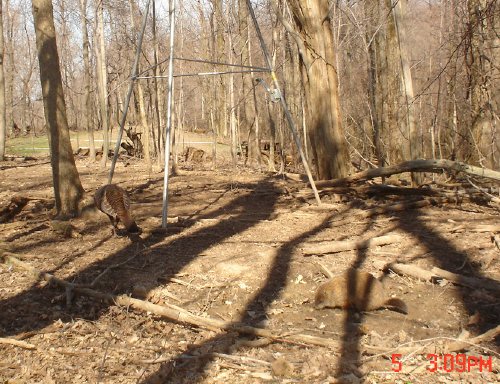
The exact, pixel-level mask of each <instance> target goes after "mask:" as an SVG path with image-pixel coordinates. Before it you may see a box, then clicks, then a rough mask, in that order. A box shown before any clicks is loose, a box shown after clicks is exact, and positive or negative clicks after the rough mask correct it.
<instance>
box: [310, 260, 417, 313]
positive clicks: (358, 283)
mask: <svg viewBox="0 0 500 384" xmlns="http://www.w3.org/2000/svg"><path fill="white" fill-rule="evenodd" d="M314 306H315V308H316V309H323V308H343V309H348V308H350V309H355V310H357V311H373V310H375V309H380V308H388V309H392V310H396V311H398V312H401V313H404V314H407V313H408V307H407V306H406V304H405V302H404V301H403V300H401V299H396V298H390V297H388V295H387V291H386V290H385V289H384V285H383V284H382V283H381V282H380V281H379V280H378V279H377V278H376V277H375V276H373V275H372V274H370V273H368V272H364V271H360V270H357V269H349V270H347V271H346V272H344V273H342V274H340V275H338V276H334V277H333V278H332V279H331V280H329V281H327V282H326V283H324V284H322V285H320V286H319V288H318V290H317V291H316V297H315V300H314Z"/></svg>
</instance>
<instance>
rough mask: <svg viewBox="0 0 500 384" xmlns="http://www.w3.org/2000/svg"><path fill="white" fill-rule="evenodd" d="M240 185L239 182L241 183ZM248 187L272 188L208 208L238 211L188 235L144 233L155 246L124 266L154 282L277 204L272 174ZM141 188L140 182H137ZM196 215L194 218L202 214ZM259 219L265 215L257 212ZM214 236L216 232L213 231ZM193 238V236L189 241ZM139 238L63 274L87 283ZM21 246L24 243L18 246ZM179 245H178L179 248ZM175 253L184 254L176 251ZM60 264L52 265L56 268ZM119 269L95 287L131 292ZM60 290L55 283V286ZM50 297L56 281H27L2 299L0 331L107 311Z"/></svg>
mask: <svg viewBox="0 0 500 384" xmlns="http://www.w3.org/2000/svg"><path fill="white" fill-rule="evenodd" d="M242 185H243V184H242ZM244 186H245V188H246V189H248V190H249V191H250V194H251V192H252V191H256V190H259V189H265V190H267V191H269V192H270V193H269V194H268V195H267V197H266V199H256V200H255V199H252V198H251V196H248V195H243V196H237V197H236V198H235V199H234V200H232V201H230V202H229V203H228V204H226V205H224V206H222V207H220V208H219V209H216V210H214V211H213V212H210V213H207V215H206V217H211V218H217V217H218V216H219V215H223V214H224V213H227V212H238V214H237V215H235V216H234V217H233V218H232V219H231V220H221V221H219V222H218V223H217V224H214V225H213V226H210V227H204V228H201V229H199V230H196V231H194V232H193V233H190V234H188V235H187V236H186V237H180V238H177V239H176V240H175V242H172V243H170V244H166V245H161V246H156V245H157V244H159V243H161V242H162V241H164V240H166V239H167V240H168V238H166V236H165V235H158V234H151V235H149V236H147V237H146V238H144V239H143V241H142V244H143V245H144V246H146V247H148V248H150V247H154V246H156V247H155V249H154V251H153V252H150V253H149V254H148V255H147V256H145V257H143V258H139V257H137V258H134V259H133V260H131V262H130V264H127V267H130V268H135V272H136V273H135V275H134V276H133V280H134V282H141V281H142V282H144V283H146V285H147V286H149V287H151V288H153V287H154V286H152V285H151V284H152V283H156V284H158V283H157V277H159V276H163V275H165V274H176V273H177V272H179V271H180V270H181V269H182V268H184V267H185V266H187V265H188V264H189V263H191V262H192V261H193V260H194V259H196V258H197V257H198V256H199V255H200V254H201V253H202V252H203V251H206V250H207V249H209V248H210V247H212V246H214V245H216V244H217V243H218V242H219V241H221V240H222V239H224V238H229V237H231V236H233V235H235V234H238V233H241V232H243V231H245V230H247V229H249V228H251V227H252V226H253V225H255V224H256V223H257V222H256V221H255V220H246V219H248V218H249V216H251V213H252V210H253V209H258V210H259V211H260V212H265V213H266V217H269V216H270V215H271V214H272V213H273V211H274V209H275V204H276V201H277V199H278V196H279V194H280V191H279V190H277V189H276V187H275V185H274V184H273V181H272V179H266V180H263V181H261V182H259V183H254V184H246V185H244ZM139 188H140V187H139ZM204 217H205V216H204V215H200V216H199V217H198V219H200V218H204ZM261 219H264V220H265V219H266V218H265V217H264V218H261ZM102 224H103V227H105V228H107V225H108V223H107V220H105V219H104V218H103V220H102ZM214 233H216V234H217V236H216V237H214V236H213V234H214ZM193 239H195V241H193ZM137 246H138V243H137V242H134V243H130V244H128V245H127V246H125V247H123V248H122V249H120V250H118V251H116V252H115V253H114V254H112V255H109V256H108V257H106V258H105V259H104V260H99V261H96V262H94V263H92V264H91V265H89V266H88V267H87V268H85V269H83V270H80V271H78V272H77V273H75V274H73V275H70V276H68V277H66V280H67V281H69V282H72V283H75V284H79V283H80V284H87V283H88V282H89V281H92V280H93V279H95V278H96V277H97V276H99V275H100V274H101V273H102V272H103V271H105V270H106V269H107V268H108V267H109V266H114V265H118V264H120V263H123V262H124V261H126V260H128V259H130V256H131V255H133V254H135V253H137V252H138V249H137ZM19 250H22V247H21V248H20V249H19ZM19 250H17V249H16V247H15V246H14V247H12V248H11V251H12V252H14V253H15V252H16V251H19ZM177 250H182V252H181V253H179V252H177ZM179 255H182V256H181V257H179ZM58 269H59V266H58V267H56V268H53V269H52V270H53V271H57V270H58ZM122 275H123V272H122V270H121V269H120V268H116V269H112V270H110V271H109V273H107V274H106V278H105V279H101V280H100V281H99V284H97V285H96V286H95V287H94V288H95V289H97V290H102V291H106V292H113V293H115V294H122V293H129V290H130V286H131V282H129V281H121V280H123V276H122ZM57 290H59V288H57ZM53 297H54V287H52V286H51V285H50V284H45V283H41V282H38V281H37V282H35V283H33V284H32V285H31V287H30V288H29V289H27V290H24V291H23V292H21V293H19V294H17V295H15V296H13V297H10V298H8V299H5V300H2V301H0V313H2V314H3V315H2V317H0V331H1V333H2V334H3V335H4V336H13V335H18V334H20V333H23V332H27V331H36V330H39V329H42V328H44V327H46V326H48V325H50V324H52V323H53V322H54V321H56V320H59V319H61V320H63V321H71V319H72V317H73V316H74V315H77V316H78V317H81V318H84V319H88V320H95V319H96V318H98V317H99V316H100V314H102V313H105V311H106V310H107V308H108V307H109V305H108V304H104V303H97V302H89V303H86V304H83V305H82V306H79V307H77V308H75V307H73V308H70V309H69V310H64V309H63V308H62V307H61V306H60V305H59V304H58V303H54V302H53V301H52V299H53Z"/></svg>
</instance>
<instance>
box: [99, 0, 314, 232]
mask: <svg viewBox="0 0 500 384" xmlns="http://www.w3.org/2000/svg"><path fill="white" fill-rule="evenodd" d="M151 1H155V0H148V2H147V4H146V10H145V11H144V15H143V18H142V27H141V31H140V35H139V36H138V40H137V49H136V55H135V59H134V63H133V66H132V73H131V76H130V84H129V87H128V91H127V97H126V100H125V105H124V109H123V112H122V117H121V119H120V131H119V133H118V138H117V141H116V145H115V152H114V154H113V160H112V162H111V168H110V170H109V176H108V183H111V182H112V180H113V175H114V171H115V166H116V161H117V159H118V152H119V150H120V145H121V141H122V137H123V131H124V128H125V122H126V119H127V113H128V108H129V104H130V99H131V96H132V92H133V88H134V84H135V82H136V81H137V80H140V79H148V78H153V77H154V76H140V75H139V74H138V73H137V71H138V68H139V59H140V55H141V50H142V42H143V38H144V31H145V29H146V24H147V18H148V14H149V8H150V5H151ZM246 3H247V7H248V11H249V14H250V17H251V19H252V22H253V26H254V28H255V31H256V33H257V37H258V39H259V43H260V46H261V49H262V53H263V55H264V58H265V60H266V64H267V68H263V67H252V66H248V65H238V64H232V63H219V62H214V61H206V60H201V59H184V58H179V57H175V56H174V42H175V0H169V21H170V39H169V50H170V53H169V57H168V62H169V64H168V65H169V66H168V76H157V77H161V78H165V77H166V78H167V79H168V88H167V121H166V128H165V130H166V134H165V163H164V171H163V172H164V178H163V207H162V228H164V229H165V228H166V227H167V215H168V181H169V161H170V133H171V128H172V99H173V85H174V77H182V76H210V75H223V74H229V73H254V72H268V73H270V74H271V78H272V80H273V85H274V87H275V92H276V93H277V94H278V95H279V96H280V97H279V100H280V102H281V106H282V108H283V111H284V113H285V117H286V120H287V122H288V126H289V128H290V130H291V132H292V136H293V139H294V141H295V144H296V146H297V149H298V150H299V154H300V158H301V160H302V164H303V165H304V169H305V171H306V173H307V177H308V180H309V183H310V184H311V188H312V190H313V192H314V197H315V198H316V201H317V203H318V205H320V204H321V199H320V197H319V193H318V190H317V188H316V184H315V182H314V179H313V177H312V173H311V169H310V168H309V164H308V163H307V159H306V157H305V154H304V150H303V148H302V144H301V142H300V138H299V135H298V133H297V129H296V127H295V123H294V121H293V118H292V114H291V113H290V110H289V108H288V105H287V103H286V100H285V98H284V96H283V93H282V92H281V87H280V84H279V82H278V78H277V77H276V72H275V71H274V68H273V65H272V61H271V56H270V55H269V51H268V49H267V46H266V44H265V42H264V38H263V36H262V33H261V31H260V27H259V24H258V22H257V18H256V16H255V13H254V10H253V7H252V4H251V2H250V0H246ZM174 60H185V61H193V62H199V63H206V64H215V65H225V66H229V67H236V68H241V70H239V71H221V72H199V73H187V74H177V75H176V74H174ZM150 69H151V68H150ZM148 70H149V69H148ZM143 73H144V72H143Z"/></svg>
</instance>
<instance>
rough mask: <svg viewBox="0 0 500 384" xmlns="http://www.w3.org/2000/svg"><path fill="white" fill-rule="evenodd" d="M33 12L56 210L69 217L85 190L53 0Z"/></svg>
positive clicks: (41, 1)
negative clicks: (70, 123)
mask: <svg viewBox="0 0 500 384" xmlns="http://www.w3.org/2000/svg"><path fill="white" fill-rule="evenodd" d="M32 11H33V18H34V21H35V33H36V46H37V50H38V61H39V65H40V82H41V85H42V95H43V106H44V111H45V120H46V124H47V126H48V135H49V143H50V152H51V164H52V176H53V185H54V195H55V201H56V211H57V216H58V217H60V218H67V217H72V216H75V215H76V214H77V213H78V205H79V202H80V200H81V198H82V196H83V192H84V191H83V187H82V184H81V182H80V177H79V175H78V171H77V169H76V165H75V160H74V157H73V151H72V148H71V141H70V136H69V127H68V121H67V118H66V104H65V101H64V92H63V85H62V79H61V70H60V66H59V55H58V53H57V43H56V32H55V27H54V14H53V9H52V1H51V0H32Z"/></svg>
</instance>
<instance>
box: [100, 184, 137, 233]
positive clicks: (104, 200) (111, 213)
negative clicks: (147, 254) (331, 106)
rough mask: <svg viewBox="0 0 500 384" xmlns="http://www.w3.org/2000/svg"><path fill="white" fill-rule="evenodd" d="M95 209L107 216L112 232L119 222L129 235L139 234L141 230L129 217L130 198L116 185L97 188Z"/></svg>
mask: <svg viewBox="0 0 500 384" xmlns="http://www.w3.org/2000/svg"><path fill="white" fill-rule="evenodd" d="M94 203H95V206H96V207H97V209H99V210H100V211H101V212H104V213H105V214H106V215H108V217H109V220H110V221H111V224H113V227H114V230H117V229H118V222H119V221H121V222H122V223H123V225H124V226H125V229H126V230H127V232H128V233H130V234H139V233H141V229H140V228H139V227H138V226H137V224H136V223H135V221H134V219H132V216H131V215H130V197H129V196H128V194H127V192H125V190H123V189H122V188H120V187H119V186H117V185H116V184H107V185H104V186H102V187H101V188H99V189H98V190H97V191H96V192H95V195H94Z"/></svg>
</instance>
